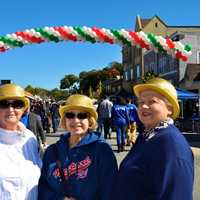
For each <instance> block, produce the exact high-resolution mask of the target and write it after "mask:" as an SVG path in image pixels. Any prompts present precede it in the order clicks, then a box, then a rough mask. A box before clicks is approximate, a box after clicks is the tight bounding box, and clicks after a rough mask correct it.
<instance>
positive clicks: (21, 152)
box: [0, 84, 41, 200]
mask: <svg viewBox="0 0 200 200" xmlns="http://www.w3.org/2000/svg"><path fill="white" fill-rule="evenodd" d="M27 107H28V100H27V99H26V98H25V92H24V89H23V88H21V87H20V86H18V85H15V84H5V85H1V86H0V162H1V165H0V199H1V200H8V199H9V200H37V198H38V180H39V177H40V167H41V160H40V157H39V154H38V145H37V140H36V137H35V135H34V134H33V133H32V132H31V131H30V130H28V129H26V128H25V126H24V125H23V124H22V123H21V122H20V118H21V116H22V114H23V113H24V111H25V110H26V109H27Z"/></svg>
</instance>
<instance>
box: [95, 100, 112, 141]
mask: <svg viewBox="0 0 200 200" xmlns="http://www.w3.org/2000/svg"><path fill="white" fill-rule="evenodd" d="M112 106H113V103H112V102H111V101H110V100H109V97H107V96H105V98H104V100H103V101H102V102H101V103H100V105H99V108H98V113H99V118H100V121H101V123H102V125H103V130H104V138H105V139H108V138H109V139H111V132H110V129H111V110H112Z"/></svg>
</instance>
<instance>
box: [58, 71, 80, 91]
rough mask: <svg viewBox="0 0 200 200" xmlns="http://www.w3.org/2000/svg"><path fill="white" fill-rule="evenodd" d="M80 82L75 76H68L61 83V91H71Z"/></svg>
mask: <svg viewBox="0 0 200 200" xmlns="http://www.w3.org/2000/svg"><path fill="white" fill-rule="evenodd" d="M77 81H78V77H77V76H76V75H74V74H68V75H66V76H65V77H64V78H63V79H61V81H60V89H69V88H70V87H73V85H74V84H75V83H76V82H77Z"/></svg>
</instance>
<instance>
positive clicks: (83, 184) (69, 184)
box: [38, 132, 117, 200]
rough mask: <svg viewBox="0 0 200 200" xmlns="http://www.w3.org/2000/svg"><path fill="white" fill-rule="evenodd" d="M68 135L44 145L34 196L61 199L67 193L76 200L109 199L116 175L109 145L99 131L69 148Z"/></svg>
mask: <svg viewBox="0 0 200 200" xmlns="http://www.w3.org/2000/svg"><path fill="white" fill-rule="evenodd" d="M69 137H70V134H69V133H67V134H65V135H63V136H62V137H61V138H60V140H59V141H58V142H57V143H56V144H53V145H51V146H49V147H48V148H47V150H46V152H45V155H44V158H43V167H42V172H41V177H40V180H39V198H38V199H39V200H63V198H64V197H65V196H67V197H73V198H75V199H76V200H110V199H111V194H112V192H113V184H114V182H115V178H116V176H117V161H116V158H115V156H114V154H113V151H112V149H111V147H110V146H109V145H108V144H107V143H106V142H105V140H104V139H102V138H101V137H100V134H98V133H96V132H92V133H88V134H86V136H85V137H84V138H83V139H82V140H81V141H80V142H79V143H78V144H77V145H76V146H75V147H73V148H71V149H69V146H68V141H69ZM58 159H59V160H58ZM59 168H60V169H61V170H62V171H60V169H59Z"/></svg>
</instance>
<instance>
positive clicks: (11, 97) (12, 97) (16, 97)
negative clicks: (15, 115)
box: [0, 96, 29, 110]
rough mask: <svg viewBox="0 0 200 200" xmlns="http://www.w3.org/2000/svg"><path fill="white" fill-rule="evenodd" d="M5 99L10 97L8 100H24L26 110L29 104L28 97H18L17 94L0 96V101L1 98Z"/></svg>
mask: <svg viewBox="0 0 200 200" xmlns="http://www.w3.org/2000/svg"><path fill="white" fill-rule="evenodd" d="M6 99H10V100H21V101H23V102H24V104H25V107H24V110H26V109H27V108H28V106H29V102H28V99H26V98H25V97H18V96H6V97H0V101H1V100H6Z"/></svg>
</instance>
